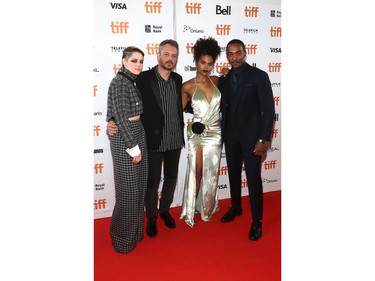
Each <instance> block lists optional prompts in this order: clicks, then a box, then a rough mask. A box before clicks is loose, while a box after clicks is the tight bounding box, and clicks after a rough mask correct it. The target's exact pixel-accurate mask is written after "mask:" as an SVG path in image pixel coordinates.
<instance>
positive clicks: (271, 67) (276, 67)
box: [268, 62, 281, 72]
mask: <svg viewBox="0 0 375 281" xmlns="http://www.w3.org/2000/svg"><path fill="white" fill-rule="evenodd" d="M280 69H281V62H274V63H273V62H270V63H269V64H268V71H269V72H280Z"/></svg>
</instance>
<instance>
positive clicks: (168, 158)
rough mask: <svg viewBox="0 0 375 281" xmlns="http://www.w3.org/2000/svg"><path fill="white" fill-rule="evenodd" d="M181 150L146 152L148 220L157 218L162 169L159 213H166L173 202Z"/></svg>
mask: <svg viewBox="0 0 375 281" xmlns="http://www.w3.org/2000/svg"><path fill="white" fill-rule="evenodd" d="M180 155H181V148H179V149H174V150H168V151H166V152H156V151H149V152H148V180H147V190H146V198H145V204H146V215H147V217H148V218H149V219H150V218H157V217H158V209H157V206H158V189H159V186H160V180H161V170H162V168H163V175H164V177H163V187H162V191H161V192H162V196H161V198H160V204H159V211H160V212H161V213H162V212H167V211H169V208H170V206H171V204H172V202H173V196H174V192H175V189H176V184H177V178H178V165H179V161H180Z"/></svg>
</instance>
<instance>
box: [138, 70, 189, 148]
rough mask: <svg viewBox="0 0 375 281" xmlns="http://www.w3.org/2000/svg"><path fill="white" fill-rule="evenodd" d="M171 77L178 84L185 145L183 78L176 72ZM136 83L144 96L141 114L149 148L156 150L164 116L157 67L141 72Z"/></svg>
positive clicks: (179, 107)
mask: <svg viewBox="0 0 375 281" xmlns="http://www.w3.org/2000/svg"><path fill="white" fill-rule="evenodd" d="M171 75H172V77H173V79H174V81H175V83H176V90H177V92H176V95H177V103H178V104H177V108H178V116H179V119H180V122H181V135H182V141H183V143H184V144H185V141H184V119H183V112H182V101H181V86H182V77H181V75H179V74H177V73H175V72H171ZM136 83H137V87H138V89H139V90H140V92H141V94H142V102H143V113H142V114H141V120H142V124H143V127H144V129H145V132H146V140H147V148H148V149H149V150H156V149H158V148H159V146H160V142H161V138H162V136H163V128H164V114H163V110H162V107H161V98H160V90H159V84H158V80H157V77H156V73H155V67H154V68H152V69H150V70H146V71H143V72H141V74H140V75H139V76H138V78H137V81H136Z"/></svg>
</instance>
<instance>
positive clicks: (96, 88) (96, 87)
mask: <svg viewBox="0 0 375 281" xmlns="http://www.w3.org/2000/svg"><path fill="white" fill-rule="evenodd" d="M97 91H98V85H94V97H96V92H97Z"/></svg>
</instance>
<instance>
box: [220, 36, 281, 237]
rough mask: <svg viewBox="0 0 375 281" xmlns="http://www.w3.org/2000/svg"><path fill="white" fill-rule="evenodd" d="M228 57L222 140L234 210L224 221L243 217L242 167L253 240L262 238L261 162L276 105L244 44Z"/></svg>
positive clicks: (232, 47)
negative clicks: (246, 185) (228, 67)
mask: <svg viewBox="0 0 375 281" xmlns="http://www.w3.org/2000/svg"><path fill="white" fill-rule="evenodd" d="M226 56H227V59H228V62H229V63H230V64H231V66H232V68H231V70H230V71H229V73H228V74H227V75H225V76H221V77H220V79H219V89H220V91H221V94H222V98H221V111H222V136H223V141H224V145H225V153H226V160H227V165H228V175H229V184H230V196H231V203H232V206H231V208H230V209H229V211H228V212H227V213H226V214H225V215H224V216H223V217H222V218H221V221H222V222H224V223H226V222H230V221H232V220H234V218H235V217H236V216H239V215H241V214H242V206H241V201H242V197H241V186H242V179H241V176H242V164H243V163H244V166H245V173H246V178H247V183H248V191H249V197H250V207H251V213H252V224H251V227H250V231H249V239H250V240H258V239H259V238H260V237H261V236H262V215H263V184H262V177H261V159H262V155H263V154H264V153H265V152H266V150H267V145H268V144H267V143H268V142H270V138H271V132H272V128H273V122H274V115H275V105H274V99H273V93H272V88H271V82H270V80H269V77H268V74H267V73H266V72H264V71H262V70H260V69H258V68H256V67H253V66H250V65H249V64H248V63H247V62H246V51H245V45H244V43H243V42H242V41H241V40H239V39H233V40H231V41H230V42H229V43H228V44H227V47H226Z"/></svg>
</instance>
